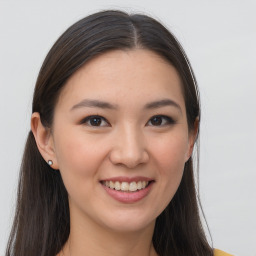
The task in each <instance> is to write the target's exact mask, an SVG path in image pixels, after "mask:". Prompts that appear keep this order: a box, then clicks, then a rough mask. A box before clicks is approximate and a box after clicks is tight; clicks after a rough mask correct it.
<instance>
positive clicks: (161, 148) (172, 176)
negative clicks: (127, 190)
mask: <svg viewBox="0 0 256 256" xmlns="http://www.w3.org/2000/svg"><path fill="white" fill-rule="evenodd" d="M187 149H188V142H187V137H186V136H176V137H171V136H170V137H169V138H166V139H165V140H163V141H162V142H161V143H158V144H156V147H155V149H154V150H155V154H154V155H155V161H156V164H157V166H158V175H159V177H158V178H159V181H160V183H161V188H162V190H163V195H165V204H166V205H167V204H168V203H169V201H170V200H171V199H172V197H173V196H174V194H175V192H176V190H177V189H178V187H179V184H180V181H181V178H182V175H183V170H184V165H185V162H186V154H187Z"/></svg>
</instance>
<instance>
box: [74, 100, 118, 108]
mask: <svg viewBox="0 0 256 256" xmlns="http://www.w3.org/2000/svg"><path fill="white" fill-rule="evenodd" d="M82 107H88V108H103V109H118V106H117V105H113V104H110V103H108V102H105V101H101V100H90V99H84V100H82V101H81V102H79V103H78V104H76V105H74V106H73V107H72V108H71V110H74V109H77V108H82Z"/></svg>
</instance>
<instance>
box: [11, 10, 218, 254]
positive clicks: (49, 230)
mask: <svg viewBox="0 0 256 256" xmlns="http://www.w3.org/2000/svg"><path fill="white" fill-rule="evenodd" d="M134 48H142V49H148V50H151V51H153V52H155V53H157V54H159V55H160V56H162V58H164V59H165V60H167V61H168V62H169V63H171V64H172V65H173V66H174V67H175V68H176V70H177V71H178V73H179V76H180V78H181V80H182V86H183V87H182V90H183V95H184V99H185V106H186V113H187V123H188V127H189V128H190V130H192V129H193V127H194V122H195V120H196V118H199V120H200V105H199V95H198V88H197V83H196V80H195V77H194V74H193V71H192V68H191V66H190V63H189V60H188V58H187V56H186V54H185V52H184V50H183V49H182V47H181V45H180V44H179V42H178V41H177V40H176V39H175V37H174V36H173V35H172V34H171V33H170V32H169V31H168V30H167V29H166V28H165V27H164V26H163V25H162V24H160V23H159V22H158V21H156V20H154V19H152V18H150V17H148V16H146V15H140V14H132V15H129V14H127V13H125V12H121V11H102V12H98V13H95V14H93V15H90V16H88V17H86V18H84V19H82V20H80V21H78V22H77V23H75V24H74V25H72V26H71V27H70V28H68V29H67V30H66V31H65V33H63V35H61V37H60V38H59V39H58V40H57V41H56V43H55V44H54V45H53V47H52V48H51V50H50V51H49V53H48V55H47V57H46V59H45V61H44V63H43V65H42V68H41V70H40V72H39V75H38V79H37V82H36V86H35V91H34V98H33V107H32V112H39V113H40V116H41V121H42V123H43V125H44V126H45V127H49V128H50V127H51V125H52V122H53V114H54V108H55V104H56V102H57V99H58V97H59V95H60V92H61V90H62V88H63V87H64V86H65V83H66V82H67V80H68V79H69V78H70V76H72V75H73V74H74V72H75V71H77V70H78V69H79V68H80V67H82V66H83V65H84V64H85V63H86V62H87V61H88V60H90V59H92V58H94V57H95V56H97V55H100V54H103V53H105V52H107V51H110V50H116V49H123V50H127V49H134ZM69 217H70V216H69V205H68V194H67V191H66V189H65V187H64V184H63V182H62V178H61V175H60V172H59V171H56V172H53V171H52V169H51V168H50V167H49V166H48V165H47V163H46V162H45V161H44V159H43V158H42V156H41V155H40V153H39V151H38V149H37V146H36V143H35V139H34V136H33V134H32V132H31V131H30V132H29V135H28V139H27V143H26V147H25V151H24V156H23V161H22V165H21V171H20V178H19V187H18V195H17V208H16V214H15V218H14V223H13V227H12V231H11V234H10V238H9V242H8V246H7V250H6V256H11V255H12V256H35V255H37V256H55V255H56V254H57V253H58V252H59V251H60V250H61V248H62V247H63V245H64V244H65V242H66V241H67V239H68V236H69V231H70V219H69ZM153 244H154V247H155V249H156V251H157V253H158V254H159V255H160V256H171V255H175V256H189V255H193V256H212V255H213V250H212V248H211V246H210V245H209V243H208V241H207V239H206V236H205V233H204V231H203V228H202V225H201V221H200V216H199V200H198V195H197V190H196V185H195V182H194V173H193V163H192V158H190V159H189V160H188V161H187V162H186V164H185V169H184V174H183V177H182V181H181V184H180V186H179V188H178V190H177V192H176V194H175V196H174V197H173V199H172V200H171V202H170V203H169V205H168V206H167V207H166V209H165V210H164V211H163V212H162V213H161V215H160V216H159V217H158V218H157V220H156V225H155V230H154V234H153Z"/></svg>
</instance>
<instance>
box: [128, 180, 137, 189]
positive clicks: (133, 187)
mask: <svg viewBox="0 0 256 256" xmlns="http://www.w3.org/2000/svg"><path fill="white" fill-rule="evenodd" d="M137 189H138V186H137V184H136V182H135V181H133V182H131V183H130V186H129V191H136V190H137Z"/></svg>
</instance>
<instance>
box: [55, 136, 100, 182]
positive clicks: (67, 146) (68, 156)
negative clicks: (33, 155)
mask: <svg viewBox="0 0 256 256" xmlns="http://www.w3.org/2000/svg"><path fill="white" fill-rule="evenodd" d="M56 156H57V160H58V164H59V169H60V171H61V174H62V175H63V179H65V178H67V177H68V178H69V179H75V178H76V179H79V178H81V179H83V178H88V177H92V176H93V177H95V178H96V174H97V172H96V170H97V169H98V166H99V164H100V163H101V162H102V159H104V148H103V147H99V146H98V145H97V143H96V142H95V141H91V140H89V139H88V138H84V136H83V135H81V134H79V133H76V134H72V133H69V136H61V135H59V136H57V138H56Z"/></svg>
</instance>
